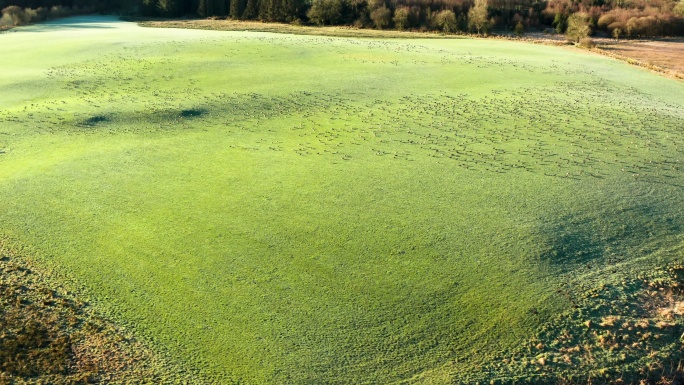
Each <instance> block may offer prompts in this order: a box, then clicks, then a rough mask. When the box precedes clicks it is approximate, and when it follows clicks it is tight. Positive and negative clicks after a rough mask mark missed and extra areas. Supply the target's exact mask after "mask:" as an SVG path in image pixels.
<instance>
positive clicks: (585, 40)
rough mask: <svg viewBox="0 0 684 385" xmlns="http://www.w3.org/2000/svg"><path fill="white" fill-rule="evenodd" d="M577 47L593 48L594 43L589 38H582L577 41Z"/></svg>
mask: <svg viewBox="0 0 684 385" xmlns="http://www.w3.org/2000/svg"><path fill="white" fill-rule="evenodd" d="M579 46H580V47H584V48H595V47H596V43H595V42H594V40H592V39H591V38H590V37H583V38H582V39H580V41H579Z"/></svg>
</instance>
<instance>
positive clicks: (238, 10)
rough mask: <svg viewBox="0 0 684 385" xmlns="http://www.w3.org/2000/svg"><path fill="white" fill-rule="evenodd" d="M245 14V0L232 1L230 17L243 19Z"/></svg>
mask: <svg viewBox="0 0 684 385" xmlns="http://www.w3.org/2000/svg"><path fill="white" fill-rule="evenodd" d="M243 13H245V2H244V0H232V1H231V2H230V17H231V18H233V19H236V20H237V19H241V18H242V14H243Z"/></svg>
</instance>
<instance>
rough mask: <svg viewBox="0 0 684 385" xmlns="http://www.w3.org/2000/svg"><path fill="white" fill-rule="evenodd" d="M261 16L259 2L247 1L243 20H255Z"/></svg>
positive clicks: (255, 0)
mask: <svg viewBox="0 0 684 385" xmlns="http://www.w3.org/2000/svg"><path fill="white" fill-rule="evenodd" d="M257 16H259V2H258V1H257V0H247V5H246V6H245V12H244V13H243V14H242V18H243V19H247V20H253V19H256V18H257Z"/></svg>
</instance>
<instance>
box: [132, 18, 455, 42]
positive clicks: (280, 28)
mask: <svg viewBox="0 0 684 385" xmlns="http://www.w3.org/2000/svg"><path fill="white" fill-rule="evenodd" d="M127 20H130V21H137V22H138V24H139V25H141V26H143V27H151V28H185V29H204V30H216V31H251V32H272V33H285V34H295V35H316V36H337V37H366V38H397V39H425V38H442V39H444V38H447V39H448V38H452V39H453V38H461V37H462V36H459V35H445V34H443V33H438V32H415V31H392V30H377V29H359V28H354V27H350V26H330V27H315V26H306V25H294V24H284V23H263V22H260V21H240V20H230V19H227V20H213V19H182V20H168V19H159V20H149V19H127Z"/></svg>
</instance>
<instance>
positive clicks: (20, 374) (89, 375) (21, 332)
mask: <svg viewBox="0 0 684 385" xmlns="http://www.w3.org/2000/svg"><path fill="white" fill-rule="evenodd" d="M170 368H172V367H171V366H169V365H167V364H166V363H165V362H163V361H162V360H160V359H159V358H158V357H156V356H155V355H154V354H152V352H151V351H150V350H149V349H147V348H146V347H145V346H143V344H141V343H139V342H137V341H135V340H134V339H133V338H132V337H131V336H130V335H128V334H127V333H125V332H124V331H122V330H121V329H120V328H117V327H116V326H115V325H114V324H112V323H111V322H108V321H107V320H105V319H103V318H100V317H98V316H97V315H96V314H94V312H93V311H92V310H91V309H90V308H89V307H88V305H87V304H85V303H83V302H82V301H80V300H79V299H78V298H77V297H76V296H75V295H74V294H73V293H70V292H68V291H67V290H66V289H65V288H63V287H61V286H59V285H58V284H55V282H54V280H53V279H51V278H50V277H49V276H48V275H47V274H45V273H44V272H41V270H40V269H38V268H36V267H35V266H34V265H33V264H32V263H31V262H30V261H29V260H28V259H26V258H24V257H22V256H20V255H19V254H18V253H16V252H14V251H13V250H11V249H10V248H9V247H7V246H6V245H5V244H4V242H3V240H2V239H0V385H10V384H54V385H61V384H93V383H99V384H133V383H156V384H161V383H169V382H170V381H171V380H170V378H174V377H175V379H178V374H177V373H178V372H177V371H176V369H170ZM174 373H176V374H174Z"/></svg>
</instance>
